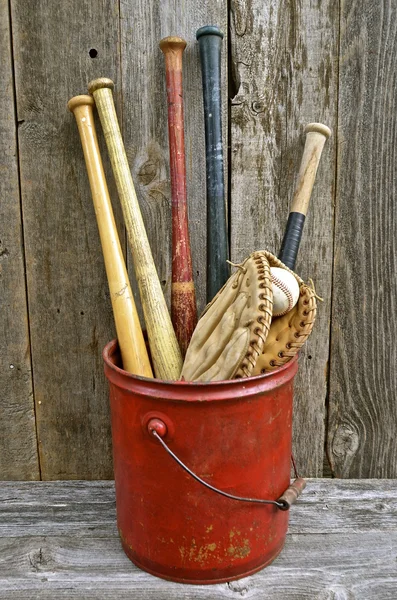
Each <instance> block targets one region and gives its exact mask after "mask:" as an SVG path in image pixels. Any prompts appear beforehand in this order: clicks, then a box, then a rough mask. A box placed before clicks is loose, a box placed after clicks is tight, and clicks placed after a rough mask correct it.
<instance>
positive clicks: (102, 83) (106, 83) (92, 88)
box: [88, 77, 114, 94]
mask: <svg viewBox="0 0 397 600" xmlns="http://www.w3.org/2000/svg"><path fill="white" fill-rule="evenodd" d="M102 88H109V89H110V90H113V89H114V83H113V81H112V80H111V79H108V78H107V77H99V79H94V80H93V81H90V83H89V84H88V91H89V92H90V94H93V93H94V92H96V90H100V89H102Z"/></svg>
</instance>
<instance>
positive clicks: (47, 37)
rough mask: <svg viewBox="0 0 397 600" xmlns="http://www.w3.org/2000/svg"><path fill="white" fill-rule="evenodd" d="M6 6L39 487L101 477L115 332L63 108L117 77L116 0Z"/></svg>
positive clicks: (72, 130) (70, 120)
mask: <svg viewBox="0 0 397 600" xmlns="http://www.w3.org/2000/svg"><path fill="white" fill-rule="evenodd" d="M11 6H12V21H13V46H14V60H15V73H16V93H17V98H16V100H17V111H18V115H17V116H18V121H19V123H20V127H19V156H20V168H21V192H22V207H23V222H24V233H25V249H26V266H27V282H28V296H29V318H30V330H31V344H32V357H33V375H34V392H35V403H36V414H37V429H38V438H39V451H40V460H41V472H42V476H43V478H44V479H62V478H79V479H84V478H87V479H90V478H98V477H100V478H106V477H111V476H112V460H111V448H110V421H109V410H108V391H107V385H106V382H105V378H104V375H103V367H102V358H101V350H102V347H103V345H104V344H105V343H106V342H107V341H108V340H109V339H111V338H112V337H114V326H113V318H112V314H111V305H110V300H109V297H108V289H107V282H106V276H105V269H104V265H103V258H102V254H101V247H100V242H99V236H98V230H97V225H96V219H95V214H94V209H93V205H92V200H91V195H90V190H89V186H88V179H87V175H86V172H85V166H84V160H83V154H82V150H81V144H80V140H79V137H78V133H77V127H76V124H75V122H74V117H73V116H72V115H71V113H69V111H68V110H67V108H66V103H67V101H68V100H69V98H71V97H72V96H74V95H76V94H81V93H86V91H87V84H88V81H89V80H90V79H92V78H94V77H97V76H98V75H99V74H102V73H106V74H107V75H109V76H111V77H114V78H115V79H117V77H118V73H119V50H118V49H119V14H118V2H117V0H115V1H111V2H109V1H105V0H101V1H100V2H89V1H81V0H72V1H70V2H62V3H58V2H55V3H54V2H51V1H49V0H37V1H36V0H34V1H33V0H13V1H12V2H11ZM92 49H94V50H96V51H97V56H96V58H91V56H90V54H89V51H90V50H92Z"/></svg>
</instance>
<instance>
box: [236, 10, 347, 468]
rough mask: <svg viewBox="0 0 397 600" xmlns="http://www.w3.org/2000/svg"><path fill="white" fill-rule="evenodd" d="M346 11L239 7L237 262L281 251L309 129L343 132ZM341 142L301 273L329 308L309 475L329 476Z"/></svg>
mask: <svg viewBox="0 0 397 600" xmlns="http://www.w3.org/2000/svg"><path fill="white" fill-rule="evenodd" d="M338 23H339V13H338V7H337V6H336V5H335V3H332V2H331V1H330V0H329V1H328V2H323V3H321V5H320V4H318V5H316V6H312V5H307V4H304V5H301V3H299V2H289V1H272V2H269V3H266V5H265V6H264V5H263V2H256V1H253V2H250V3H246V2H243V1H240V0H234V1H233V2H232V4H231V31H232V38H231V45H232V53H231V61H232V64H231V72H232V74H233V82H232V86H231V90H232V94H233V93H234V96H233V97H232V100H231V102H232V108H231V119H232V122H231V170H232V174H231V181H232V190H231V193H232V207H231V227H232V237H231V239H232V260H234V261H240V260H241V259H243V258H244V257H245V256H247V255H248V254H249V253H250V252H252V251H253V250H257V249H268V250H270V251H271V252H273V253H274V254H276V255H277V254H278V252H279V249H280V246H281V240H282V235H283V231H284V227H285V224H286V221H287V217H288V211H289V207H290V204H291V200H292V195H293V186H294V181H295V179H296V176H297V173H298V170H299V164H300V160H301V156H302V152H303V145H304V135H303V130H304V126H305V125H306V124H308V123H310V122H313V121H320V122H323V123H325V124H326V125H328V126H329V127H331V129H334V128H335V125H336V102H337V34H338ZM333 144H334V142H333V140H332V139H331V140H330V142H328V144H327V146H326V148H325V151H324V155H323V159H322V163H321V165H320V168H319V172H318V176H317V183H316V185H315V189H314V193H313V197H312V203H311V206H310V208H309V213H308V217H307V222H306V225H305V230H304V234H303V236H304V237H303V241H302V245H301V249H300V254H299V257H298V262H297V265H296V271H297V272H298V273H299V274H300V275H301V277H302V278H303V279H305V280H306V281H307V280H308V278H309V277H311V278H313V280H314V281H315V284H316V288H317V289H318V292H319V294H320V295H321V296H323V297H324V298H325V302H324V303H323V304H321V305H319V310H318V319H317V323H316V325H315V328H314V331H313V334H312V336H311V338H309V340H308V342H307V344H306V346H305V348H304V349H303V350H302V351H301V353H300V362H299V365H300V367H299V373H298V375H297V377H296V382H295V410H294V448H295V449H294V452H295V454H296V458H297V462H298V466H299V469H300V471H301V472H302V474H305V475H307V476H318V475H320V474H322V469H323V452H324V450H323V448H324V418H325V402H326V392H327V362H328V353H329V342H328V338H329V318H330V297H331V278H332V238H333V195H334V183H333V182H334V169H335V158H334V145H333Z"/></svg>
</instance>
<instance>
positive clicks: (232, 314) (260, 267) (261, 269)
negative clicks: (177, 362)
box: [181, 252, 273, 381]
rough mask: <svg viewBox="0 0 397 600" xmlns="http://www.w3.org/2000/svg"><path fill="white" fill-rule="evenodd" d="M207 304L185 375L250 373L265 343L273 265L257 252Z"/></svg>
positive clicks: (229, 376) (201, 377)
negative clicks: (271, 266) (271, 267)
mask: <svg viewBox="0 0 397 600" xmlns="http://www.w3.org/2000/svg"><path fill="white" fill-rule="evenodd" d="M235 266H237V269H238V270H237V272H236V273H234V274H233V275H232V276H231V277H230V278H229V279H228V280H227V282H226V284H225V285H224V286H223V288H222V289H221V290H220V291H219V292H218V294H217V295H216V296H215V298H214V299H213V300H212V301H211V302H210V303H209V304H208V305H207V307H206V309H205V311H204V313H203V315H202V316H201V318H200V320H199V322H198V324H197V327H196V329H195V330H194V333H193V336H192V339H191V341H190V344H189V347H188V349H187V352H186V357H185V362H184V364H183V369H182V373H181V378H182V379H184V380H185V381H220V380H224V379H233V377H236V376H240V377H241V376H243V377H244V376H245V377H247V376H248V375H250V374H251V372H252V369H253V368H254V366H255V364H256V361H257V358H258V357H259V356H260V355H261V353H262V350H263V345H264V343H265V340H266V337H267V334H268V331H269V327H270V323H271V319H272V308H273V292H272V283H271V275H270V265H269V261H268V260H267V258H266V253H264V252H254V253H252V254H251V255H250V256H249V257H248V258H247V259H246V260H245V261H244V262H243V263H241V264H240V265H235Z"/></svg>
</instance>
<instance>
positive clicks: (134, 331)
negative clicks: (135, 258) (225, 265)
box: [68, 95, 153, 377]
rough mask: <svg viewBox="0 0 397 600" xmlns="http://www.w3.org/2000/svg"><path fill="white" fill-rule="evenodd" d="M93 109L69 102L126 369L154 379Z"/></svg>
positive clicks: (82, 100)
mask: <svg viewBox="0 0 397 600" xmlns="http://www.w3.org/2000/svg"><path fill="white" fill-rule="evenodd" d="M93 106H94V100H93V98H92V96H87V95H82V96H75V97H74V98H71V99H70V100H69V102H68V108H69V110H70V111H71V112H72V113H73V114H74V116H75V118H76V122H77V127H78V130H79V134H80V139H81V144H82V147H83V152H84V158H85V163H86V167H87V173H88V179H89V182H90V188H91V193H92V200H93V203H94V208H95V214H96V218H97V223H98V229H99V236H100V239H101V245H102V251H103V258H104V261H105V269H106V275H107V279H108V284H109V291H110V298H111V302H112V308H113V315H114V321H115V326H116V333H117V339H118V342H119V347H120V352H121V358H122V361H123V368H124V370H125V371H129V372H130V373H133V374H135V375H140V376H144V377H153V373H152V368H151V366H150V361H149V357H148V353H147V350H146V346H145V341H144V338H143V334H142V330H141V325H140V322H139V317H138V313H137V310H136V306H135V302H134V296H133V294H132V290H131V286H130V282H129V279H128V274H127V269H126V266H125V262H124V256H123V253H122V250H121V246H120V240H119V236H118V233H117V228H116V223H115V220H114V215H113V209H112V204H111V201H110V197H109V191H108V187H107V183H106V179H105V174H104V171H103V165H102V160H101V155H100V152H99V147H98V139H97V135H96V131H95V123H94V114H93Z"/></svg>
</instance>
